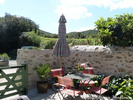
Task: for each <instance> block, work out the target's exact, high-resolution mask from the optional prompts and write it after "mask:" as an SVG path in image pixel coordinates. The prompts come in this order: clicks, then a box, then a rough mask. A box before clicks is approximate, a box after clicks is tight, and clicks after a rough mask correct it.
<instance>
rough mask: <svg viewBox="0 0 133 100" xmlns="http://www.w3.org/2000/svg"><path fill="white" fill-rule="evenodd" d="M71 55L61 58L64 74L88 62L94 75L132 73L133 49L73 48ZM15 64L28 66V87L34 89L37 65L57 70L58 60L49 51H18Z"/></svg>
mask: <svg viewBox="0 0 133 100" xmlns="http://www.w3.org/2000/svg"><path fill="white" fill-rule="evenodd" d="M70 50H71V55H70V56H69V57H63V68H64V70H65V72H67V71H68V69H71V68H73V67H75V66H76V64H77V63H84V62H89V64H90V65H91V66H92V67H94V73H95V74H105V75H109V74H113V75H116V76H123V75H125V74H129V73H133V47H126V48H121V47H113V46H112V47H104V46H89V45H81V46H73V47H71V48H70ZM17 63H18V64H22V63H27V64H28V70H29V71H28V73H29V74H28V75H29V77H28V79H29V87H34V86H35V85H36V81H38V80H39V79H38V77H37V75H36V73H35V72H34V70H33V69H34V67H35V66H38V64H46V63H49V64H50V65H51V68H59V58H58V57H56V56H54V55H53V54H52V50H51V49H44V50H32V49H18V53H17Z"/></svg>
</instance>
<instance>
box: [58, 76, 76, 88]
mask: <svg viewBox="0 0 133 100" xmlns="http://www.w3.org/2000/svg"><path fill="white" fill-rule="evenodd" d="M57 78H58V83H59V84H61V85H64V86H65V87H67V88H72V87H74V82H73V80H72V79H71V78H67V77H61V76H57Z"/></svg>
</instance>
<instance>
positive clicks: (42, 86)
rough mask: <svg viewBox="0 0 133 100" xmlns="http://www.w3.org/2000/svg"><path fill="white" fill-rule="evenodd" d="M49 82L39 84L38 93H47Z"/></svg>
mask: <svg viewBox="0 0 133 100" xmlns="http://www.w3.org/2000/svg"><path fill="white" fill-rule="evenodd" d="M47 89H48V82H37V90H38V93H47Z"/></svg>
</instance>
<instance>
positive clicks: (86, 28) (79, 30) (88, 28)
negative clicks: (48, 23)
mask: <svg viewBox="0 0 133 100" xmlns="http://www.w3.org/2000/svg"><path fill="white" fill-rule="evenodd" d="M94 28H95V27H94V26H90V27H81V28H79V29H76V30H73V31H72V32H82V31H86V30H91V29H94Z"/></svg>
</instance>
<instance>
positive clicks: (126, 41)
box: [95, 14, 133, 47]
mask: <svg viewBox="0 0 133 100" xmlns="http://www.w3.org/2000/svg"><path fill="white" fill-rule="evenodd" d="M95 24H96V28H97V29H98V31H99V37H100V39H101V42H102V44H103V45H104V46H105V45H116V46H121V47H125V46H132V45H133V14H123V15H117V17H116V18H111V17H109V18H107V20H106V19H104V18H100V19H99V20H97V21H96V22H95Z"/></svg>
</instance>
